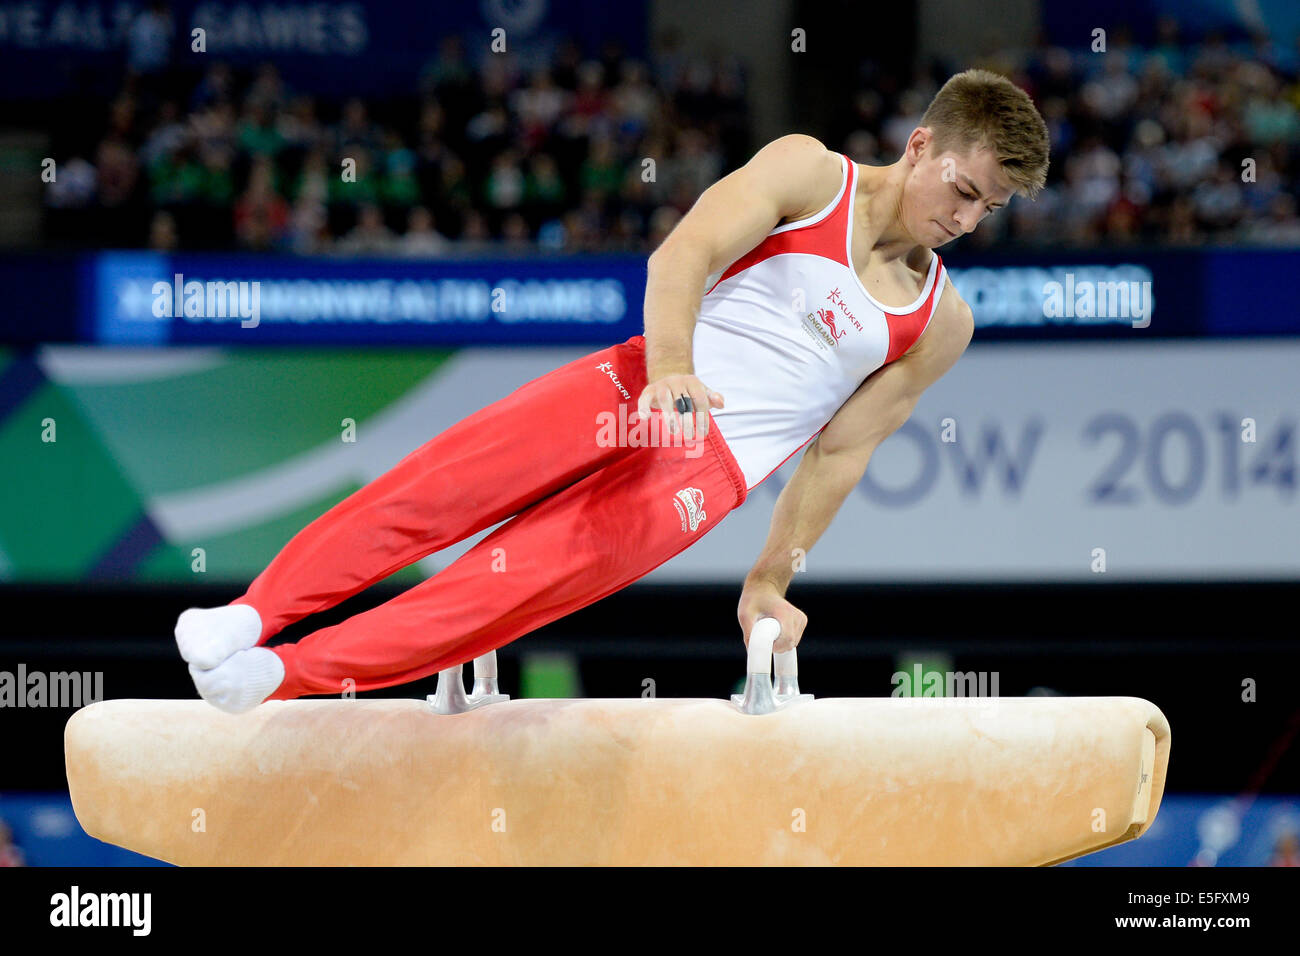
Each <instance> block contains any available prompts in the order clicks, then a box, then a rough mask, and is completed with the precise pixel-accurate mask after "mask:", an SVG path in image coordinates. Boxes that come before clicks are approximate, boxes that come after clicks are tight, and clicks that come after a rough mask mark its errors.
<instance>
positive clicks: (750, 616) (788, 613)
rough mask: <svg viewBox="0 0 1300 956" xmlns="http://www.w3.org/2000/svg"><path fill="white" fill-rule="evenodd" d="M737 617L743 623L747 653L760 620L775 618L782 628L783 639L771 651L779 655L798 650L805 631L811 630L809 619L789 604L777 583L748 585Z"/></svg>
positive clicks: (753, 581)
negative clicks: (755, 625)
mask: <svg viewBox="0 0 1300 956" xmlns="http://www.w3.org/2000/svg"><path fill="white" fill-rule="evenodd" d="M736 616H737V617H738V618H739V619H740V633H741V639H742V640H743V641H744V642H745V649H746V650H748V649H749V632H750V631H752V630H753V629H754V623H755V622H756V621H757V620H758V619H759V618H761V617H774V618H776V620H777V622H778V623H779V624H780V625H781V636H780V637H778V638H777V639H776V644H774V645H773V647H772V650H773V651H776V652H777V653H784V652H785V651H792V650H794V649H795V648H796V647H798V646H799V641H801V640H802V639H803V631H804V628H805V627H807V626H808V615H807V614H805V613H804V612H803V611H801V610H799V609H798V608H797V607H795V606H794V605H793V604H791V603H790V602H789V601H787V600H786V599H785V597H784V596H783V595H782V594H781V589H780V588H779V587H777V585H776V584H775V583H774V582H771V581H765V580H763V579H751V580H747V581H746V582H745V589H744V590H743V591H742V592H741V594H740V606H739V607H738V608H737V609H736Z"/></svg>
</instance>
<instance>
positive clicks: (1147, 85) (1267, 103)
mask: <svg viewBox="0 0 1300 956" xmlns="http://www.w3.org/2000/svg"><path fill="white" fill-rule="evenodd" d="M173 32H174V26H173V24H172V23H171V20H170V18H169V16H168V15H167V13H166V6H165V4H153V5H151V6H150V7H149V8H148V9H147V10H145V11H143V12H142V13H140V14H139V15H138V19H137V20H136V21H135V24H134V26H133V28H132V31H131V42H130V43H129V45H128V49H127V53H126V55H127V61H128V62H127V66H128V69H127V72H126V74H125V77H126V80H125V84H124V87H123V90H122V92H121V93H120V94H119V95H117V96H115V97H114V98H113V99H112V100H111V102H107V103H105V104H104V106H103V117H104V120H103V129H102V132H101V133H100V134H99V135H98V138H97V140H95V141H94V143H93V145H91V144H88V146H89V148H87V149H84V150H82V151H81V155H71V156H69V157H68V158H67V159H65V160H63V161H61V164H60V175H59V177H58V179H57V181H56V182H54V183H50V184H49V185H48V187H47V190H48V191H47V235H48V236H49V237H50V238H51V239H57V240H62V241H77V240H79V241H80V242H82V243H84V244H86V245H90V246H94V247H131V246H137V247H145V246H147V247H149V248H153V249H157V250H173V249H233V248H242V249H251V250H280V251H285V252H291V253H298V254H316V253H322V252H339V253H350V254H367V255H375V254H397V255H406V256H424V257H428V256H437V255H441V254H444V253H446V252H448V251H449V250H450V249H452V248H459V247H465V248H472V249H478V250H488V249H491V248H493V247H498V248H509V249H524V248H529V247H532V248H542V249H547V250H551V251H557V252H571V251H583V252H599V251H612V250H619V251H636V252H643V253H644V252H649V251H651V250H653V249H654V248H655V246H656V245H657V244H658V243H659V242H661V241H662V239H663V238H664V236H666V235H667V232H668V231H669V230H670V229H671V228H672V224H673V223H675V222H676V221H677V220H678V219H680V218H681V216H682V215H684V214H685V213H686V212H687V211H688V210H689V209H690V207H691V206H692V205H693V203H694V202H695V200H696V199H697V198H698V197H699V194H700V193H701V192H702V191H703V190H704V189H706V188H707V187H708V186H709V185H710V184H711V183H713V182H715V181H716V180H717V179H718V178H719V177H720V176H722V175H723V174H725V173H726V172H727V171H728V170H729V169H734V168H735V167H737V166H739V165H740V164H742V163H744V162H745V161H746V160H747V159H748V158H749V156H750V155H752V152H753V149H754V148H755V146H756V145H757V144H755V143H753V142H751V136H750V131H749V129H748V126H747V120H746V101H745V82H744V76H743V72H742V71H741V70H740V68H739V67H738V66H737V65H736V64H735V63H734V62H731V61H726V60H718V61H706V60H702V59H698V58H693V57H691V56H689V55H687V54H685V53H684V52H682V50H681V48H680V38H677V37H673V36H668V37H666V38H663V39H662V40H661V42H660V46H659V49H658V51H657V54H656V56H655V57H654V59H653V61H652V62H651V63H649V64H647V63H643V62H639V61H637V60H634V59H629V58H627V57H624V56H623V55H622V54H621V52H620V51H619V49H618V47H617V45H616V44H608V45H606V47H605V48H603V49H602V50H600V51H599V53H598V54H596V55H592V56H589V57H586V58H584V55H583V52H582V51H581V49H580V48H579V47H578V45H577V43H576V42H574V41H572V40H568V41H565V42H564V43H562V44H560V47H559V50H558V52H557V53H556V54H555V55H554V56H553V57H552V59H551V61H550V64H549V66H545V67H533V68H529V69H524V68H522V67H521V66H520V65H519V64H518V63H517V62H516V60H514V59H513V58H512V57H507V56H487V57H484V58H483V60H482V62H481V63H474V62H472V61H471V59H470V58H469V57H468V56H467V54H466V52H465V45H464V43H463V42H462V40H461V39H460V38H459V37H455V36H451V37H446V38H443V39H442V40H441V41H440V43H439V47H438V51H437V53H436V55H435V56H434V57H433V58H432V59H431V61H430V62H429V63H428V64H427V66H426V67H425V69H424V70H423V71H422V72H421V75H420V77H419V81H418V85H417V88H418V96H417V97H416V98H415V99H414V100H412V101H405V100H402V101H393V102H387V101H382V100H373V101H370V100H363V99H359V98H353V99H349V100H346V101H344V102H340V103H331V102H327V101H323V100H322V101H317V100H316V99H315V98H313V97H312V96H308V95H303V94H301V93H300V92H298V91H294V90H291V89H289V88H288V87H287V86H286V84H285V83H284V82H283V80H282V79H281V77H280V75H279V73H278V72H277V70H276V68H275V67H274V66H273V65H270V64H266V65H263V66H261V67H259V68H257V69H256V70H253V71H240V70H236V69H232V67H231V66H230V65H228V64H226V63H222V62H220V61H216V62H213V63H211V64H210V65H209V66H207V67H206V69H205V70H204V71H203V72H202V74H201V75H195V76H191V77H189V78H188V80H186V79H185V78H184V77H181V76H179V75H178V74H177V73H176V71H175V70H174V69H172V70H171V71H170V72H168V73H167V75H168V77H169V81H168V86H167V88H166V98H165V99H159V98H158V97H154V96H150V95H145V94H142V93H141V89H142V87H141V83H142V82H143V81H142V79H141V77H147V75H149V74H156V73H159V71H165V70H167V69H168V67H169V57H168V52H167V51H168V50H169V45H168V44H169V42H170V41H169V38H170V37H171V36H172V34H173ZM1109 42H1110V46H1109V50H1108V52H1106V53H1093V52H1092V51H1091V50H1089V49H1087V48H1081V49H1077V50H1066V49H1062V48H1060V47H1053V46H1046V45H1044V46H1039V47H1035V48H1032V49H1028V50H1022V51H1011V52H1007V51H1003V52H1001V53H999V54H998V55H997V57H995V58H993V59H991V60H989V61H987V62H979V63H973V64H966V63H963V64H945V63H940V62H937V63H935V64H932V65H931V67H930V68H928V69H922V70H917V71H916V72H915V74H914V75H911V76H892V75H889V74H887V73H886V72H885V71H884V70H883V69H882V68H880V67H879V66H878V65H876V64H874V63H873V62H872V61H870V60H867V61H864V72H863V75H864V76H866V77H870V82H864V85H863V87H862V88H859V89H856V90H849V91H847V93H846V95H845V96H844V102H843V104H842V106H843V109H842V111H841V112H840V113H839V114H838V115H840V116H841V117H842V120H841V122H839V123H838V124H837V127H836V128H835V129H831V130H826V131H823V132H822V134H821V135H822V138H823V140H824V142H826V143H827V145H828V146H830V147H831V148H833V149H837V150H841V151H843V152H846V153H848V154H849V155H850V156H851V157H852V158H853V159H854V160H855V161H856V162H860V163H866V164H870V165H882V164H886V163H890V162H893V161H894V160H895V159H896V158H897V156H898V154H899V152H900V151H901V150H902V148H903V145H904V144H905V143H906V140H907V137H908V136H909V135H910V133H911V131H912V130H913V129H914V128H915V126H916V125H917V123H919V121H920V117H921V114H922V112H923V111H924V109H925V106H926V104H927V103H928V102H929V99H930V97H931V96H933V95H934V93H935V92H936V91H937V89H938V87H939V85H940V84H941V83H942V82H943V80H944V79H946V78H947V76H948V75H951V73H953V72H956V71H958V70H960V69H964V68H965V67H967V66H972V65H977V66H984V67H987V68H990V69H994V70H997V71H999V72H1001V73H1004V74H1006V75H1008V76H1010V77H1011V78H1012V79H1013V80H1014V81H1015V82H1016V83H1018V84H1019V85H1020V86H1022V87H1023V88H1024V89H1026V90H1027V91H1028V92H1029V93H1030V95H1031V96H1032V97H1033V98H1034V100H1035V102H1036V103H1037V105H1038V107H1039V109H1040V111H1041V112H1042V114H1043V116H1044V118H1045V119H1046V121H1047V123H1048V128H1049V131H1050V133H1051V138H1052V165H1051V170H1050V174H1049V180H1048V185H1047V187H1046V189H1045V190H1044V191H1043V193H1041V194H1040V196H1039V198H1038V200H1037V201H1036V202H1032V203H1031V202H1029V201H1027V200H1024V199H1016V200H1013V202H1012V203H1011V206H1010V208H1009V210H1008V211H1007V212H1005V213H1002V214H998V215H994V216H990V217H989V218H988V219H987V220H986V221H985V223H984V225H983V226H982V227H981V229H980V230H978V231H977V232H976V233H975V234H974V235H972V236H969V237H965V238H963V239H961V240H958V242H959V243H970V244H971V245H972V246H975V247H981V246H989V245H993V244H1002V243H1033V244H1036V245H1037V244H1045V243H1070V244H1075V245H1080V246H1085V247H1086V246H1090V245H1103V244H1104V245H1115V244H1129V243H1143V244H1148V245H1149V244H1162V243H1170V244H1193V245H1194V244H1200V243H1207V242H1248V243H1262V244H1292V243H1295V242H1297V236H1300V217H1298V216H1297V206H1298V205H1300V191H1298V190H1297V182H1298V181H1300V175H1297V173H1300V168H1298V167H1300V83H1298V82H1297V79H1298V78H1297V70H1296V58H1295V57H1294V56H1293V55H1288V51H1285V50H1282V51H1279V50H1277V49H1274V48H1273V47H1272V46H1271V45H1270V44H1268V43H1267V42H1266V41H1264V40H1259V41H1256V42H1255V43H1251V44H1244V45H1243V44H1238V45H1233V44H1229V43H1227V42H1225V41H1224V39H1223V38H1222V37H1220V36H1216V35H1211V36H1207V37H1205V38H1204V39H1201V40H1198V41H1196V42H1185V41H1184V39H1183V38H1182V37H1181V36H1180V29H1179V25H1178V23H1177V21H1176V20H1174V19H1172V18H1170V17H1165V18H1164V19H1162V20H1161V21H1160V27H1159V37H1158V40H1157V42H1156V43H1155V44H1154V45H1153V46H1151V47H1150V48H1139V47H1137V46H1136V45H1135V44H1133V43H1132V42H1131V40H1130V39H1129V37H1128V36H1127V35H1126V34H1125V32H1124V31H1123V30H1117V31H1114V32H1113V33H1112V35H1111V37H1110V41H1109Z"/></svg>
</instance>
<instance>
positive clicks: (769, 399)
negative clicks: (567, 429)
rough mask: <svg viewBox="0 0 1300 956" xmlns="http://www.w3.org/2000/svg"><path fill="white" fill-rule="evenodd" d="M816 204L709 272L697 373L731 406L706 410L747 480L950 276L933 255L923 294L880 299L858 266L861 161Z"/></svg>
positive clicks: (794, 439) (774, 458) (861, 373)
mask: <svg viewBox="0 0 1300 956" xmlns="http://www.w3.org/2000/svg"><path fill="white" fill-rule="evenodd" d="M840 162H841V167H842V170H843V171H842V181H841V183H840V190H839V192H838V193H837V194H836V196H835V198H834V199H832V200H831V201H830V202H829V203H828V204H827V205H826V206H825V207H824V208H823V209H821V210H820V211H819V212H817V213H814V214H813V215H811V216H809V217H807V218H804V219H799V220H796V221H794V222H790V223H786V224H784V225H780V226H777V227H776V228H775V229H773V230H772V231H771V232H769V233H768V234H767V236H766V237H765V238H764V239H763V241H762V242H760V243H759V244H758V245H757V246H755V247H754V248H753V249H751V250H750V251H749V252H747V253H746V254H745V255H743V256H741V257H740V258H739V259H737V260H736V261H735V262H733V263H732V264H731V265H729V266H728V267H727V268H726V269H724V270H723V271H722V272H721V273H720V274H718V275H717V276H716V277H715V276H710V277H709V288H708V291H707V292H705V294H704V297H703V300H702V301H701V304H700V314H699V318H698V320H697V322H696V325H695V336H694V341H693V352H694V365H695V374H696V375H697V376H698V377H699V379H700V380H701V381H702V382H704V384H705V385H707V386H708V387H709V388H711V389H713V390H714V391H717V392H720V393H721V394H722V396H723V397H724V399H725V400H726V407H725V408H720V409H713V419H714V422H715V424H716V427H717V428H718V430H719V432H721V434H722V437H723V438H724V439H726V442H727V445H728V447H730V449H731V451H732V454H734V455H735V457H736V460H737V462H738V463H739V464H740V467H741V470H742V471H743V472H744V475H745V482H746V485H747V486H748V488H749V489H751V490H752V489H753V488H754V487H755V486H756V485H758V484H759V483H760V482H761V481H763V480H764V479H765V478H767V477H768V476H769V475H770V474H771V473H772V472H773V471H775V470H776V469H777V468H778V467H780V466H781V464H782V463H783V462H784V461H785V460H786V459H787V458H789V457H790V456H791V455H793V454H794V453H795V452H796V451H798V450H799V449H800V448H801V447H803V445H805V444H806V443H807V442H808V440H809V439H810V438H812V437H813V436H814V435H816V434H817V433H818V432H819V431H821V429H822V428H823V427H825V425H826V423H827V422H828V421H830V419H831V416H832V415H834V414H835V412H836V411H837V410H838V409H839V407H840V406H841V405H842V404H844V402H845V401H846V400H847V399H848V397H849V396H850V395H852V394H853V392H854V391H855V390H856V389H857V387H858V386H859V385H860V384H861V383H862V381H863V379H865V378H866V377H867V376H869V375H871V373H873V372H875V371H876V370H877V369H879V368H881V367H882V366H884V365H886V364H888V363H889V362H892V361H894V360H895V359H897V358H898V357H899V356H901V355H903V354H904V353H905V352H906V351H907V350H908V349H910V348H911V347H912V346H913V345H914V344H915V343H916V341H917V340H918V339H919V338H920V337H921V334H922V333H923V332H924V331H925V329H926V326H927V325H928V324H929V321H930V318H931V316H933V314H934V310H935V309H936V308H937V307H938V304H939V298H940V296H941V295H942V292H943V288H944V285H945V284H946V283H945V278H946V271H945V270H944V267H943V260H942V259H940V258H939V255H938V253H932V254H931V256H930V261H929V267H928V270H927V272H926V275H925V280H924V283H923V285H922V287H921V292H920V294H919V295H918V296H917V297H916V299H915V300H914V301H913V302H911V303H909V304H908V305H907V306H904V307H902V308H895V307H889V306H885V305H884V304H882V303H880V302H879V301H877V300H876V299H875V298H874V297H873V296H872V295H871V293H870V292H868V291H867V289H866V287H865V286H864V285H863V284H862V280H861V278H860V276H859V274H858V271H857V269H856V268H855V266H854V250H853V246H852V243H853V239H854V236H853V232H854V230H853V224H854V223H855V222H856V221H857V219H856V218H855V216H854V204H855V199H856V193H857V189H856V188H855V187H856V186H857V178H858V177H857V166H856V164H855V163H853V162H852V161H851V160H850V159H849V158H848V157H847V156H844V155H841V156H840Z"/></svg>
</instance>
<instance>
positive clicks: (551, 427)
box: [176, 335, 645, 679]
mask: <svg viewBox="0 0 1300 956" xmlns="http://www.w3.org/2000/svg"><path fill="white" fill-rule="evenodd" d="M604 363H609V364H608V365H606V364H604ZM615 377H616V378H617V381H615ZM644 387H645V340H644V338H643V337H642V336H639V335H638V336H633V337H632V338H630V339H628V340H627V341H626V342H623V343H620V344H618V345H615V346H611V347H610V348H607V349H603V350H601V351H599V352H595V353H592V354H591V355H587V356H584V357H583V358H580V359H577V360H575V361H573V362H570V363H569V364H567V365H564V366H561V367H560V368H558V369H556V370H554V371H552V372H549V373H548V374H546V375H543V376H541V377H540V378H537V379H534V380H533V381H531V382H528V383H527V384H525V385H523V386H521V387H520V388H518V389H516V390H515V391H514V392H512V393H511V394H509V395H508V396H506V397H505V398H503V399H501V400H499V401H497V402H494V403H493V404H491V405H488V406H487V407H486V408H483V409H481V410H480V411H478V412H475V413H474V414H473V415H470V416H468V417H467V418H465V419H463V420H462V421H460V422H458V423H457V424H455V425H453V426H451V427H450V428H448V429H447V430H446V431H444V432H442V433H441V434H440V435H438V436H437V437H435V438H433V439H431V440H430V441H429V442H427V443H426V444H425V445H423V446H422V447H420V448H418V449H416V450H415V451H413V452H412V453H411V454H409V455H407V456H406V457H405V458H403V459H402V460H401V461H400V462H398V464H397V465H396V466H394V467H393V468H392V469H391V470H390V471H388V472H387V473H385V474H383V475H381V476H380V477H378V478H376V479H375V480H374V481H372V482H370V483H369V484H368V485H366V486H365V487H364V488H361V489H359V490H357V491H356V492H354V493H353V494H352V495H349V496H348V497H347V498H345V499H344V500H343V501H341V502H339V503H338V504H337V505H335V506H334V507H332V508H331V509H330V510H328V511H327V512H325V513H324V514H323V515H321V516H320V517H319V518H317V519H316V520H314V521H312V522H311V523H310V524H308V525H307V526H306V527H305V528H303V529H302V531H300V532H298V534H296V535H295V536H294V537H293V538H292V539H291V540H290V541H289V542H288V543H287V544H286V545H285V546H284V548H283V549H282V550H281V551H280V553H279V554H277V555H276V556H275V558H274V559H273V560H272V561H271V563H270V564H269V565H268V566H267V567H266V569H265V570H264V571H263V572H262V573H261V574H260V575H258V577H257V578H256V580H254V581H253V583H252V585H251V586H250V587H249V588H248V590H247V592H246V593H245V594H243V595H242V596H241V597H239V598H237V599H235V600H234V601H232V602H231V604H230V605H228V606H226V607H220V608H191V609H190V610H187V611H185V612H184V613H183V614H181V616H180V619H179V620H178V622H177V625H176V640H177V644H178V646H179V647H180V651H181V656H182V657H183V658H184V659H185V660H186V661H187V662H189V663H190V665H191V673H192V674H193V673H194V671H195V670H198V671H203V670H210V669H212V668H214V667H216V666H217V665H218V664H220V663H221V662H222V661H223V660H225V659H226V658H227V657H229V656H230V655H231V654H233V653H235V652H236V651H239V650H243V649H245V648H250V647H254V646H255V645H258V644H263V643H265V642H266V641H267V640H268V639H270V638H271V637H272V636H273V635H275V634H277V633H279V632H280V631H281V630H282V629H283V628H285V627H287V626H288V625H289V624H291V623H293V622H294V621H297V620H299V619H300V618H303V617H305V616H307V615H308V614H311V613H313V612H315V611H320V610H324V609H326V608H330V607H333V606H334V605H336V604H338V603H339V602H341V601H343V600H345V599H346V598H348V597H351V596H352V595H354V594H356V593H357V592H358V591H361V590H363V589H364V588H366V587H368V586H369V585H371V584H373V583H374V582H376V581H379V580H381V579H382V578H384V577H387V576H388V575H390V574H392V573H393V572H395V571H397V570H399V569H400V568H403V567H405V566H407V565H408V564H411V563H412V562H414V561H418V560H419V559H420V558H423V557H425V556H426V555H428V554H430V553H432V552H434V551H437V550H439V549H441V548H445V547H447V546H449V545H452V544H455V543H456V542H458V541H461V540H463V539H465V538H467V537H469V536H470V535H473V534H475V533H477V532H479V531H481V530H483V529H484V528H486V527H490V526H491V525H493V524H496V523H497V522H499V521H502V520H503V519H505V518H508V517H510V516H511V515H513V514H516V513H518V512H519V511H521V510H523V509H525V508H527V507H528V506H530V505H531V504H533V503H534V502H536V501H538V500H539V499H541V498H544V497H546V496H547V495H549V494H552V493H553V492H555V491H558V490H559V489H561V488H564V487H566V486H568V485H570V484H572V483H573V482H575V481H578V480H580V479H582V478H584V477H585V476H587V475H589V474H591V473H592V472H593V471H595V470H597V469H599V468H601V467H602V466H604V465H605V464H608V463H609V462H611V461H613V460H614V459H616V458H618V457H619V456H621V455H624V454H625V453H626V451H627V449H626V448H620V447H617V445H616V444H615V445H612V446H611V445H610V444H609V443H608V442H603V440H602V438H601V437H600V429H599V426H598V420H597V418H598V415H600V413H602V412H613V413H614V414H616V415H617V414H618V409H619V406H620V405H623V406H625V410H624V412H623V414H625V415H628V416H634V415H635V413H636V401H637V398H638V396H639V395H640V392H641V390H642V389H643V388H644ZM196 679H197V677H196Z"/></svg>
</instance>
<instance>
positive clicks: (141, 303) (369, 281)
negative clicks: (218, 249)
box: [90, 252, 646, 345]
mask: <svg viewBox="0 0 1300 956" xmlns="http://www.w3.org/2000/svg"><path fill="white" fill-rule="evenodd" d="M645 275H646V267H645V260H644V259H636V258H629V257H621V258H618V259H611V260H604V259H601V258H597V257H580V258H553V257H546V258H540V257H539V258H537V259H503V260H482V259H475V260H464V261H460V260H440V261H436V262H420V263H411V262H396V261H390V260H357V259H345V260H333V259H294V258H266V257H261V256H245V257H238V256H230V257H226V256H197V255H196V256H184V255H180V256H165V255H156V254H152V253H133V252H119V253H106V254H103V255H101V256H99V257H98V258H97V260H96V264H95V268H94V281H93V285H94V290H95V291H94V295H93V297H92V300H93V306H92V307H93V318H92V321H91V323H90V328H91V338H92V339H93V340H94V341H97V342H102V343H106V344H114V345H145V344H150V345H161V344H165V343H172V344H176V343H190V344H194V343H237V344H241V345H245V344H248V345H271V344H290V343H294V344H308V343H321V344H371V343H373V344H392V343H412V344H415V343H419V344H440V345H466V344H488V345H514V344H520V343H530V342H537V343H543V342H544V343H588V344H603V343H608V342H612V341H617V340H621V339H626V338H627V337H628V336H631V335H637V334H639V333H640V332H641V330H642V325H641V303H642V300H643V299H644V297H645Z"/></svg>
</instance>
